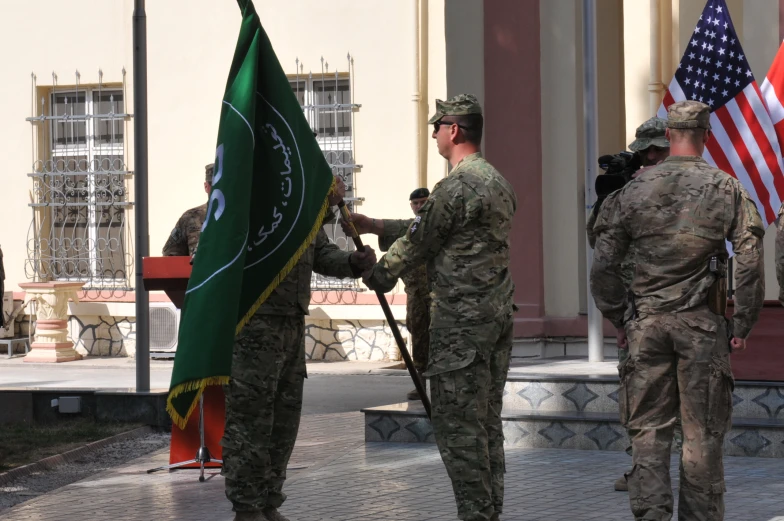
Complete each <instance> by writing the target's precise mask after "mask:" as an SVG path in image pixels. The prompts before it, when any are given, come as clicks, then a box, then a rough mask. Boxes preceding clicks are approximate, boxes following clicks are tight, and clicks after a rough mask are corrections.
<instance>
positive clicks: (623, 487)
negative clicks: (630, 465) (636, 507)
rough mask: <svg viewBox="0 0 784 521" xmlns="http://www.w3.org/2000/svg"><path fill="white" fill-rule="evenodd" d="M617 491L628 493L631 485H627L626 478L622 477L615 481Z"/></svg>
mask: <svg viewBox="0 0 784 521" xmlns="http://www.w3.org/2000/svg"><path fill="white" fill-rule="evenodd" d="M615 490H617V491H618V492H628V491H629V484H628V483H626V476H621V477H620V478H618V479H617V480H616V481H615Z"/></svg>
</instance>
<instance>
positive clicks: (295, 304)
mask: <svg viewBox="0 0 784 521" xmlns="http://www.w3.org/2000/svg"><path fill="white" fill-rule="evenodd" d="M349 257H351V252H348V251H343V250H341V249H340V248H338V247H337V246H336V245H335V244H333V243H331V242H330V241H329V238H328V237H327V234H326V232H325V231H324V229H323V228H321V229H319V232H318V235H316V238H315V239H314V240H313V242H312V243H311V244H310V247H308V249H307V250H306V251H305V253H303V254H302V257H300V260H299V262H298V263H297V265H296V266H294V269H292V270H291V273H289V274H288V275H287V276H286V278H285V279H283V281H282V282H281V283H280V284H279V285H278V287H277V288H275V291H273V292H272V294H271V295H270V296H269V298H268V299H267V300H266V301H265V302H264V304H262V305H261V307H260V308H259V310H258V311H256V314H257V315H307V314H308V307H309V306H310V277H311V274H312V273H313V272H314V271H315V272H316V273H319V274H321V275H326V276H328V277H337V278H349V277H352V278H356V277H358V276H359V275H360V273H359V272H356V273H355V272H354V270H352V268H351V265H350V264H349Z"/></svg>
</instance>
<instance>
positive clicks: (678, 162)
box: [591, 101, 764, 521]
mask: <svg viewBox="0 0 784 521" xmlns="http://www.w3.org/2000/svg"><path fill="white" fill-rule="evenodd" d="M666 136H667V138H668V140H669V142H670V151H671V155H670V156H669V157H668V158H667V159H665V160H664V161H663V162H662V163H661V164H659V165H657V166H656V167H654V168H652V169H651V170H649V171H647V172H646V173H645V174H644V175H642V176H638V177H637V178H636V179H633V180H632V181H631V182H630V183H628V184H627V185H626V186H625V187H624V188H622V189H621V190H618V191H616V192H614V193H613V194H611V195H610V196H609V197H608V198H607V199H606V200H605V202H604V204H603V205H602V209H601V212H600V213H599V216H598V218H597V221H596V225H595V226H594V232H595V233H596V246H595V249H594V260H593V267H592V269H591V292H592V293H593V297H594V300H595V301H596V305H597V307H598V308H599V309H600V310H601V311H602V313H603V314H604V316H605V317H606V318H608V319H609V320H610V321H611V322H612V323H613V324H614V325H615V327H616V328H618V329H620V330H621V331H623V332H625V335H626V336H627V337H628V345H629V358H628V359H627V360H626V362H625V363H624V364H623V366H622V367H621V368H620V374H621V389H620V392H619V405H620V409H621V411H620V412H621V422H622V423H623V425H624V426H625V427H626V429H627V431H628V432H629V435H630V437H631V440H632V446H633V448H634V451H633V467H632V470H631V472H629V473H628V474H627V481H628V486H629V497H630V501H631V508H632V512H633V514H634V516H635V519H638V520H643V519H644V520H652V521H653V520H669V519H671V518H672V514H673V493H672V488H671V485H670V473H669V462H670V450H671V444H672V436H673V429H674V426H675V422H676V415H677V412H678V410H680V413H681V416H682V422H683V451H682V455H681V465H680V473H681V475H680V499H679V504H678V515H679V519H689V520H695V521H703V520H704V521H708V520H710V521H720V520H722V519H724V491H725V486H724V466H723V462H722V454H723V453H722V446H723V442H724V436H725V434H726V433H727V431H728V430H729V428H730V425H731V418H732V388H733V385H734V382H733V378H732V371H731V369H730V358H729V353H730V349H734V350H737V351H742V350H744V349H745V348H746V340H745V339H746V338H747V337H748V335H749V333H750V332H751V328H752V326H753V325H754V323H755V322H756V321H757V319H758V318H759V312H760V309H761V308H762V302H763V295H764V270H763V258H762V239H763V235H764V230H763V227H762V222H761V219H760V216H759V213H758V212H757V207H756V206H755V204H754V202H753V201H752V200H751V198H750V197H749V195H748V193H747V192H746V190H745V189H744V188H743V187H742V186H741V184H740V183H739V182H738V181H737V179H735V178H733V177H731V176H729V175H728V174H726V173H724V172H722V171H721V170H718V169H716V168H714V167H712V166H710V165H709V164H708V163H707V162H706V161H705V160H703V159H702V157H701V156H702V153H703V151H704V148H705V144H706V143H707V142H708V140H709V139H710V137H711V133H710V107H708V105H705V104H702V103H698V102H695V101H683V102H679V103H675V104H673V105H671V106H670V107H669V110H668V117H667V132H666ZM725 241H729V242H730V243H731V244H732V249H733V251H734V253H735V259H736V260H735V262H736V265H737V271H736V273H735V276H736V281H737V293H736V297H735V314H734V316H733V318H732V321H731V322H728V321H726V320H725V318H724V312H725V307H726V303H727V298H726V286H725V285H724V284H725V282H726V276H727V275H726V267H725V263H726V259H727V249H726V243H725ZM630 247H633V248H634V249H635V251H636V254H635V257H636V261H637V268H636V270H635V271H634V276H633V279H632V281H631V287H630V298H631V302H628V301H627V299H626V293H627V292H626V288H625V285H624V282H623V280H622V277H621V274H620V270H619V268H620V264H621V261H622V260H623V259H624V256H625V255H626V253H627V251H628V250H629V248H630ZM628 305H631V309H632V313H629V314H627V306H628ZM733 335H734V337H733ZM623 340H627V339H623Z"/></svg>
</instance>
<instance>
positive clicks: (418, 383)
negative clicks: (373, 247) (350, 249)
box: [338, 201, 430, 419]
mask: <svg viewBox="0 0 784 521" xmlns="http://www.w3.org/2000/svg"><path fill="white" fill-rule="evenodd" d="M338 208H339V209H340V213H341V215H342V216H343V220H345V221H346V222H347V223H351V212H349V210H348V208H347V207H346V203H345V202H343V201H340V202H339V203H338ZM351 230H352V234H351V238H352V239H354V244H356V246H357V249H358V250H359V251H365V245H364V244H362V239H360V238H359V234H358V233H357V229H356V228H355V227H354V224H353V223H351ZM375 291H376V296H377V297H378V302H379V304H381V309H382V310H384V316H385V317H386V318H387V322H388V323H389V328H390V329H391V330H392V335H393V336H394V337H395V340H396V341H397V347H398V348H399V349H400V354H401V355H402V356H403V360H404V361H405V362H406V368H407V369H408V374H410V375H411V379H412V380H414V386H415V387H416V390H417V393H419V398H420V399H421V400H422V405H423V406H424V407H425V412H427V417H428V419H430V399H429V398H428V397H427V392H426V389H425V385H424V382H422V380H421V379H420V378H419V375H418V374H417V370H416V368H415V367H414V361H413V360H412V359H411V355H410V354H409V352H408V350H407V349H406V343H405V342H404V341H403V335H401V334H400V329H399V328H398V327H397V322H395V317H394V316H392V310H391V309H390V308H389V302H387V297H386V295H384V293H383V292H382V291H381V290H378V289H377V290H375Z"/></svg>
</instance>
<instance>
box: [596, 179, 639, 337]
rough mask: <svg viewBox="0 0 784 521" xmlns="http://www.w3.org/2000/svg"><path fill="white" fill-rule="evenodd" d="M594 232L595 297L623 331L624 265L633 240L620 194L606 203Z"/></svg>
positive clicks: (624, 303)
mask: <svg viewBox="0 0 784 521" xmlns="http://www.w3.org/2000/svg"><path fill="white" fill-rule="evenodd" d="M593 231H594V233H595V234H596V245H595V247H594V250H593V265H592V266H591V294H592V295H593V299H594V300H595V301H596V307H598V308H599V310H600V311H601V312H602V314H603V315H604V316H605V317H607V319H608V320H609V321H610V322H612V323H613V325H614V326H615V327H616V328H620V327H622V326H623V315H624V311H626V289H625V288H624V284H623V279H622V277H621V262H622V261H623V260H624V258H625V257H626V252H627V251H628V250H629V244H630V243H631V237H630V236H629V234H628V232H627V231H626V229H625V228H624V226H623V222H622V216H621V206H620V202H619V200H618V196H617V195H615V196H613V195H611V196H609V197H608V198H607V199H606V200H605V201H604V204H602V208H601V211H600V212H599V216H598V217H597V219H596V224H595V225H594V227H593Z"/></svg>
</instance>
